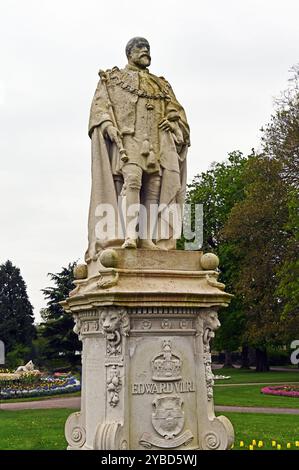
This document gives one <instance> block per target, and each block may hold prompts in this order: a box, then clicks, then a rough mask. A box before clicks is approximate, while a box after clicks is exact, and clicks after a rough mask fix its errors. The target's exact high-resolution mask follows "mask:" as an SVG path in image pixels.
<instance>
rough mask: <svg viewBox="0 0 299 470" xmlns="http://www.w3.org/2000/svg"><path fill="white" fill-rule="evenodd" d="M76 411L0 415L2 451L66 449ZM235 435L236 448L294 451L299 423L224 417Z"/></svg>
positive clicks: (293, 419) (284, 417) (291, 419)
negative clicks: (274, 445) (257, 445)
mask: <svg viewBox="0 0 299 470" xmlns="http://www.w3.org/2000/svg"><path fill="white" fill-rule="evenodd" d="M73 412H74V410H69V409H60V410H24V411H0V449H1V450H10V449H11V450H21V449H22V450H23V449H24V450H29V449H31V450H37V449H49V450H55V449H65V448H66V441H65V438H64V423H65V421H66V419H67V417H68V416H69V414H70V413H73ZM224 414H225V416H227V417H228V418H229V419H230V420H231V421H232V423H233V426H234V428H235V432H236V442H235V447H234V448H236V449H237V448H239V443H240V441H241V440H242V441H244V443H245V448H246V446H247V447H248V444H249V443H251V441H252V439H256V441H257V442H258V441H259V440H262V441H263V442H264V443H265V448H268V449H270V448H271V441H272V440H273V439H274V440H276V441H277V442H279V443H280V444H281V445H282V448H286V445H287V443H288V442H291V443H292V448H295V441H296V440H297V441H299V419H298V416H292V415H262V414H245V413H224Z"/></svg>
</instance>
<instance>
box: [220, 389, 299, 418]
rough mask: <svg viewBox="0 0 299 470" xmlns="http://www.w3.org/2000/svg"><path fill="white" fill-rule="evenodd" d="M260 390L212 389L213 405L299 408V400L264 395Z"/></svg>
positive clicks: (298, 416)
mask: <svg viewBox="0 0 299 470" xmlns="http://www.w3.org/2000/svg"><path fill="white" fill-rule="evenodd" d="M261 388H262V386H261V385H244V386H240V387H238V386H237V387H234V386H232V387H214V400H215V405H230V406H262V407H266V408H268V407H281V408H299V398H293V397H279V396H274V395H264V394H262V393H261ZM297 420H298V421H299V415H297Z"/></svg>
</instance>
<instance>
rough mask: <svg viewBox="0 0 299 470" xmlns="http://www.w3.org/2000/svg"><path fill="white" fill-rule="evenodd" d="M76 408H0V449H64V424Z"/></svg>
mask: <svg viewBox="0 0 299 470" xmlns="http://www.w3.org/2000/svg"><path fill="white" fill-rule="evenodd" d="M74 411H75V410H69V409H58V410H55V409H51V410H23V411H3V410H2V411H1V410H0V449H1V450H17V449H18V450H29V449H30V450H37V449H45V450H56V449H66V441H65V438H64V423H65V421H66V419H67V417H68V416H69V415H70V414H71V413H73V412H74Z"/></svg>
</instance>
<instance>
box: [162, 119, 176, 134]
mask: <svg viewBox="0 0 299 470" xmlns="http://www.w3.org/2000/svg"><path fill="white" fill-rule="evenodd" d="M159 129H162V130H163V131H170V132H173V131H174V125H173V124H172V123H171V122H170V121H169V120H168V119H166V118H164V119H162V121H160V123H159Z"/></svg>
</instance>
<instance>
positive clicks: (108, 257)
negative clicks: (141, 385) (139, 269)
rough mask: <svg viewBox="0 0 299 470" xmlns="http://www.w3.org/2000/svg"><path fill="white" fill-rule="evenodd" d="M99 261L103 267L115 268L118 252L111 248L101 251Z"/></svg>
mask: <svg viewBox="0 0 299 470" xmlns="http://www.w3.org/2000/svg"><path fill="white" fill-rule="evenodd" d="M100 262H101V264H102V265H103V266H104V267H105V268H116V267H117V264H118V254H117V252H116V251H115V250H113V249H112V248H107V250H104V251H102V253H101V254H100Z"/></svg>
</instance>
